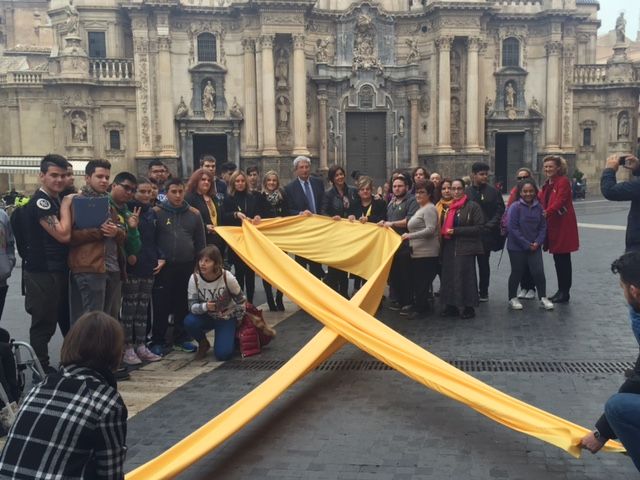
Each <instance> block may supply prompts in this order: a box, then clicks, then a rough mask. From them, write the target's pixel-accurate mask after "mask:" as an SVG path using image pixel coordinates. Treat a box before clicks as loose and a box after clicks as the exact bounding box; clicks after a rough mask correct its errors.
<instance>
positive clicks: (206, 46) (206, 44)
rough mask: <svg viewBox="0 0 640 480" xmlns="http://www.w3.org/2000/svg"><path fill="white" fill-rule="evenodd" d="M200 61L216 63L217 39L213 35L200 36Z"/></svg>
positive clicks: (203, 34) (204, 34)
mask: <svg viewBox="0 0 640 480" xmlns="http://www.w3.org/2000/svg"><path fill="white" fill-rule="evenodd" d="M198 61H199V62H215V61H216V37H215V35H214V34H213V33H201V34H200V35H198Z"/></svg>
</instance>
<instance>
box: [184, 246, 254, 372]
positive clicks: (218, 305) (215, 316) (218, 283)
mask: <svg viewBox="0 0 640 480" xmlns="http://www.w3.org/2000/svg"><path fill="white" fill-rule="evenodd" d="M223 267H224V264H223V263H222V255H220V250H218V248H217V247H216V246H214V245H209V246H208V247H206V248H204V249H203V250H201V251H200V253H199V254H198V262H197V264H196V268H195V271H194V272H193V275H191V278H190V279H189V311H190V312H191V313H189V315H187V318H185V319H184V327H185V329H186V330H187V332H188V333H189V335H191V336H192V337H193V338H195V339H196V341H197V342H198V352H197V353H196V356H195V359H196V360H201V359H203V358H205V357H206V356H207V352H208V351H209V349H210V348H211V344H210V343H209V341H208V340H207V337H206V336H205V333H206V332H208V331H210V330H215V332H216V335H215V340H214V344H213V353H214V354H215V356H216V358H217V359H218V360H220V361H224V360H229V359H230V358H231V356H232V355H233V348H234V346H235V334H236V326H237V325H238V323H240V320H242V317H243V316H244V312H245V303H246V302H247V299H246V298H245V296H244V293H243V292H242V289H241V288H240V285H239V284H238V281H237V280H236V277H234V276H233V275H232V274H231V272H228V271H226V270H225V269H224V268H223Z"/></svg>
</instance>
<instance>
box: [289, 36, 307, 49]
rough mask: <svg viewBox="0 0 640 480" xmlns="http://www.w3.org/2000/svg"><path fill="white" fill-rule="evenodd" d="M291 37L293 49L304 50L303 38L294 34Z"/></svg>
mask: <svg viewBox="0 0 640 480" xmlns="http://www.w3.org/2000/svg"><path fill="white" fill-rule="evenodd" d="M292 37H293V48H294V49H304V40H305V36H304V35H302V34H294V35H293V36H292Z"/></svg>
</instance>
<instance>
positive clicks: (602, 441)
mask: <svg viewBox="0 0 640 480" xmlns="http://www.w3.org/2000/svg"><path fill="white" fill-rule="evenodd" d="M593 436H594V437H595V439H596V440H598V441H599V442H601V443H605V442H606V441H607V439H606V438H602V434H601V433H600V432H599V431H598V429H597V428H596V429H595V430H594V431H593Z"/></svg>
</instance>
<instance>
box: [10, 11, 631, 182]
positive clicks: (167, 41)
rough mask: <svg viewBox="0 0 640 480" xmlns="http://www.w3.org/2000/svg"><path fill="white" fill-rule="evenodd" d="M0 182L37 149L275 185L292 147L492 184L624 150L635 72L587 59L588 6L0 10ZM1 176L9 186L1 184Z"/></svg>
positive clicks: (597, 161)
mask: <svg viewBox="0 0 640 480" xmlns="http://www.w3.org/2000/svg"><path fill="white" fill-rule="evenodd" d="M0 7H1V8H2V12H1V15H2V19H1V21H0V155H1V156H3V157H2V158H3V159H5V160H2V161H0V190H2V189H3V188H6V187H7V175H2V172H4V173H5V174H6V173H11V174H12V177H11V178H12V182H13V183H15V184H16V186H18V187H21V186H26V185H28V184H32V183H34V182H35V177H34V176H33V174H32V173H31V172H30V170H29V169H33V165H34V162H36V160H35V159H34V157H38V156H41V155H43V154H44V153H47V152H56V153H61V154H63V155H65V156H66V157H68V158H69V159H71V160H73V161H77V162H82V161H86V160H89V159H91V158H107V159H109V160H110V161H111V162H112V163H113V164H114V170H117V171H119V170H125V169H127V170H130V171H135V172H138V173H144V172H145V171H146V164H147V163H148V161H149V160H151V159H154V158H160V159H162V160H163V161H165V162H166V163H167V164H168V165H170V167H171V169H172V170H173V171H174V173H176V174H180V175H183V176H186V175H188V174H190V173H191V172H192V171H193V170H194V168H197V165H198V160H199V158H200V156H201V155H202V154H204V153H212V154H213V155H215V156H216V157H217V158H218V161H219V162H223V161H233V162H235V163H236V164H238V165H240V166H241V167H243V168H246V167H247V166H250V165H258V166H259V167H260V170H261V171H262V172H265V171H266V170H270V169H274V170H276V171H279V172H280V173H281V175H282V176H283V177H284V178H285V179H286V178H288V177H290V176H291V168H290V166H291V160H292V158H293V157H294V156H296V155H300V154H302V155H308V156H310V157H311V158H312V166H313V169H314V170H317V171H319V172H325V171H326V170H327V168H328V166H329V165H331V164H334V163H338V164H341V165H343V166H345V167H346V169H347V171H349V172H351V171H353V170H360V171H362V172H367V173H369V174H370V175H371V176H373V177H374V178H375V179H376V180H377V181H378V182H379V181H382V180H383V179H384V178H387V177H388V175H389V173H390V172H391V170H392V169H394V168H410V167H415V166H418V165H425V166H426V167H427V169H429V170H431V171H438V172H441V173H443V174H445V175H448V176H453V175H463V174H467V173H468V171H469V166H470V164H471V163H473V162H474V161H478V160H482V161H486V162H488V163H490V164H491V165H492V168H493V170H494V172H495V177H496V179H498V180H503V181H508V182H511V181H513V179H514V177H515V171H516V169H517V168H518V167H520V166H527V167H530V168H531V169H532V170H534V171H535V172H538V173H539V172H540V170H541V165H540V161H541V158H542V157H543V156H544V155H547V154H550V153H558V154H562V155H564V156H565V157H566V158H567V159H568V160H569V162H570V165H571V167H572V168H575V167H577V168H579V169H580V170H581V171H583V172H584V173H585V174H587V177H588V178H589V179H591V180H594V179H596V178H597V177H598V175H599V173H600V170H601V168H602V167H603V165H604V159H605V158H606V156H607V154H609V153H611V152H628V151H635V150H636V148H637V139H638V97H639V94H640V64H637V63H634V62H632V61H631V60H629V59H628V57H627V55H626V46H625V42H624V41H620V42H618V43H616V45H615V46H614V51H613V52H612V57H611V59H609V61H608V63H607V64H596V63H595V59H596V35H597V28H598V26H599V21H598V20H597V10H598V3H597V2H596V1H595V0H509V1H501V0H487V1H485V0H466V1H461V0H426V1H422V2H420V0H380V1H356V2H352V1H350V0H317V1H314V0H244V1H243V0H238V1H236V0H129V1H116V0H75V1H74V2H73V3H70V2H69V0H51V1H49V2H47V1H40V0H20V1H9V0H2V1H0ZM3 178H4V180H3Z"/></svg>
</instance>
